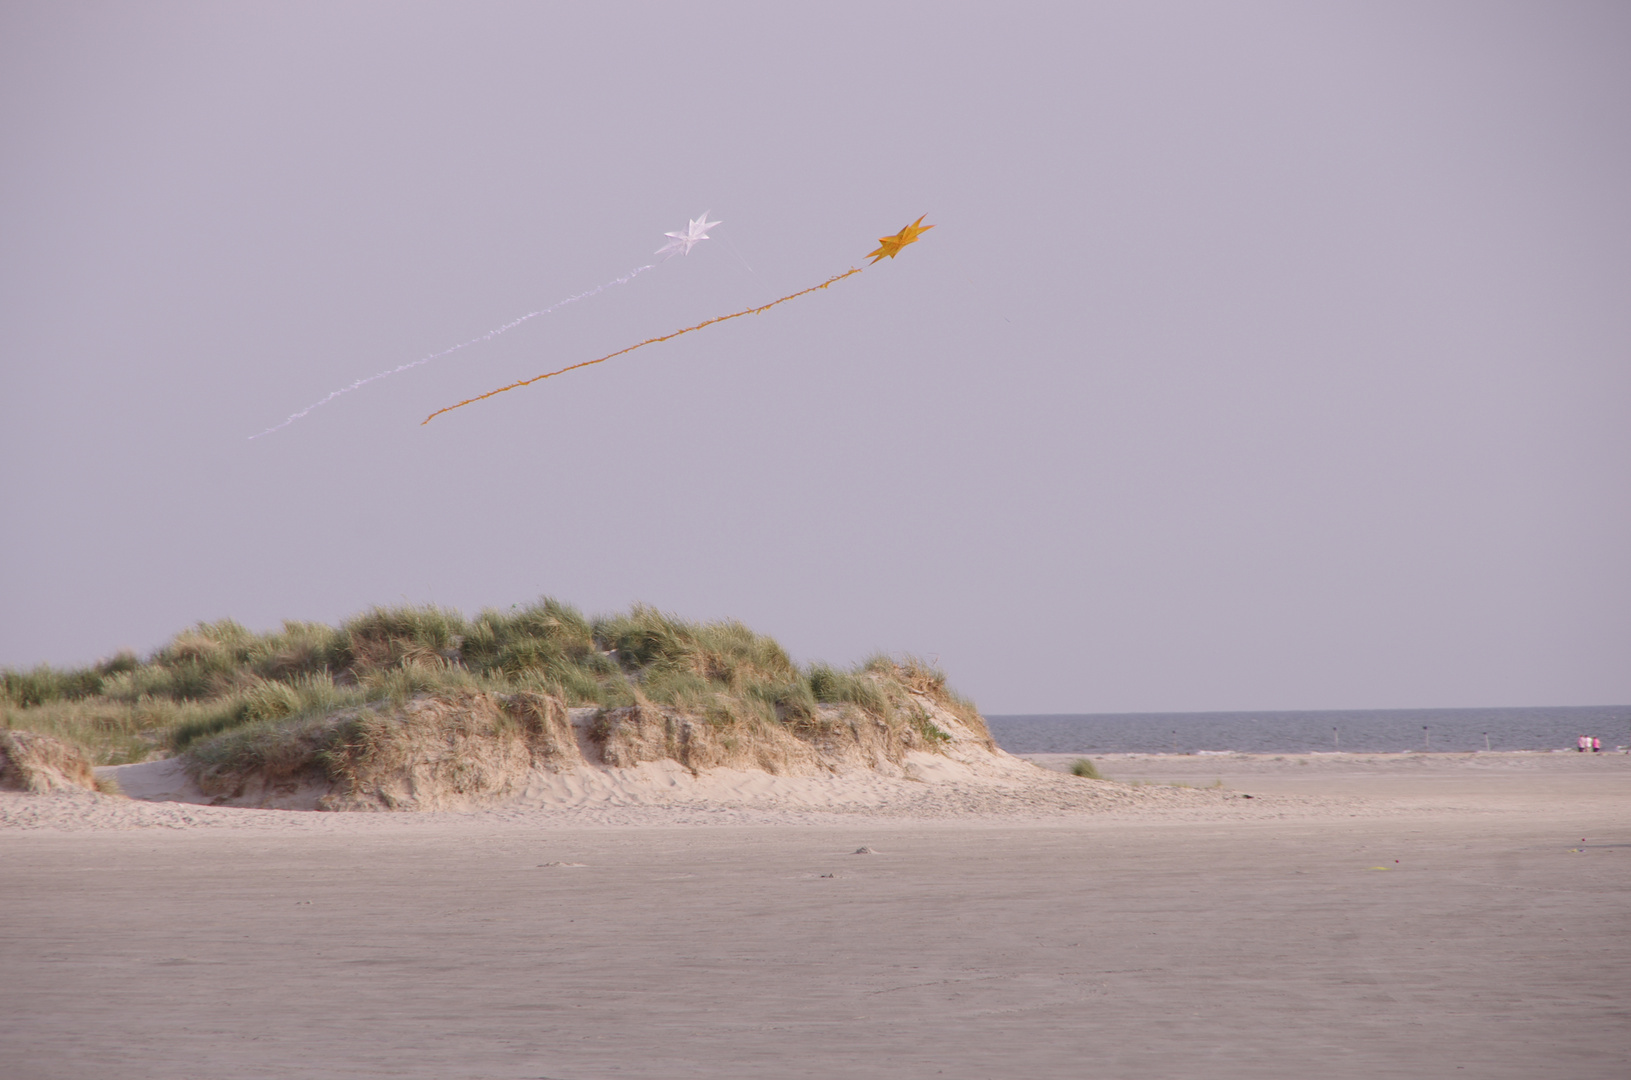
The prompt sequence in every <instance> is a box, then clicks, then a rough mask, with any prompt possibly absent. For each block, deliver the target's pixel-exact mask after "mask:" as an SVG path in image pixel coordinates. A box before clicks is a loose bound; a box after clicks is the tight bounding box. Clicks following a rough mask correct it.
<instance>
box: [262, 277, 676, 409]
mask: <svg viewBox="0 0 1631 1080" xmlns="http://www.w3.org/2000/svg"><path fill="white" fill-rule="evenodd" d="M656 265H657V264H656V263H652V264H651V265H649V266H637V267H635V268H634V269H633V270H630V271H629V272H628V273H626V274H624V275H623V276H622V277H620V278H613V279H612V280H611V281H608V282H606V284H604V285H597V286H595V287H594V288H593V289H590V290H589V291H588V292H581V293H578V294H577V295H576V296H568V297H567V298H566V299H565V300H561V301H558V302H556V303H553V304H551V305H549V306H548V307H546V308H542V309H540V310H538V311H529V312H527V313H526V314H525V315H523V316H521V317H520V318H519V319H512V320H510V321H509V322H507V323H505V324H504V325H503V326H500V327H499V328H498V329H496V330H489V331H487V332H486V333H485V334H483V335H481V336H480V337H473V338H471V339H470V340H469V341H461V342H459V343H458V344H457V345H455V346H453V347H452V348H451V349H443V350H442V351H441V352H439V353H431V354H430V355H429V356H427V357H425V358H424V359H423V360H415V361H413V362H412V363H410V364H398V365H397V366H396V367H394V368H391V369H390V370H389V371H382V372H380V373H379V374H377V375H370V376H368V377H367V378H366V379H358V380H357V381H356V382H354V383H352V384H351V385H350V386H342V387H340V388H339V389H338V390H335V391H334V392H333V393H331V394H329V396H328V397H326V398H324V399H323V400H321V401H314V402H312V403H311V404H310V405H307V406H306V407H305V408H304V409H301V410H300V411H299V412H297V413H294V414H292V415H291V416H290V417H289V418H288V419H287V420H285V421H283V423H281V424H277V425H275V426H273V427H269V428H267V429H266V430H265V431H263V432H261V433H260V434H259V435H251V436H249V437H250V438H251V439H258V438H260V437H261V435H270V434H272V432H274V431H282V430H283V429H284V428H286V427H288V426H289V425H290V424H292V423H294V422H295V421H296V420H299V419H301V418H303V417H305V416H307V415H309V414H310V413H311V412H312V411H313V410H314V409H318V408H321V407H322V406H324V405H327V404H328V403H329V402H331V401H333V400H334V399H335V398H337V397H339V396H341V395H342V394H349V393H351V391H353V390H360V389H362V388H363V387H364V386H367V385H368V384H369V383H371V382H378V381H379V380H381V379H383V378H386V377H388V376H391V375H396V374H398V373H400V372H404V371H407V370H408V369H409V368H416V367H419V366H420V365H421V364H428V363H430V362H431V361H432V360H440V359H441V358H442V357H444V356H447V355H449V354H450V353H456V352H458V351H459V350H460V349H467V348H469V347H470V346H472V345H479V344H481V343H482V342H483V341H491V340H492V339H493V338H496V337H497V336H498V335H500V334H502V333H504V332H505V331H507V330H514V329H515V328H516V327H518V326H520V325H521V324H522V323H524V322H526V321H527V320H528V319H536V318H537V317H538V316H540V315H548V314H549V313H550V312H552V311H556V310H558V309H560V308H563V307H565V306H566V305H568V304H575V303H577V302H578V301H579V300H587V299H589V297H591V296H594V295H595V294H596V293H600V292H605V291H606V290H607V289H609V288H611V287H612V286H613V285H627V284H628V283H629V282H631V281H633V280H634V279H635V278H636V277H639V276H640V275H641V274H643V273H645V272H646V271H647V270H651V269H654V268H655V267H656Z"/></svg>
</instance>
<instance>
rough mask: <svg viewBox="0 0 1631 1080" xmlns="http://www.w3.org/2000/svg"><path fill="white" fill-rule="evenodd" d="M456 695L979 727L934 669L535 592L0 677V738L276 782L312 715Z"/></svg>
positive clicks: (725, 721) (314, 732)
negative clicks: (801, 653) (803, 650)
mask: <svg viewBox="0 0 1631 1080" xmlns="http://www.w3.org/2000/svg"><path fill="white" fill-rule="evenodd" d="M469 692H485V693H492V694H516V693H526V694H538V695H547V696H549V697H552V698H557V699H559V700H560V701H562V702H564V703H565V704H566V705H568V706H596V707H599V708H602V709H610V708H620V707H628V706H635V705H642V704H654V705H660V706H666V707H670V708H673V709H675V710H678V711H681V712H684V713H688V714H691V715H693V716H696V717H699V718H702V719H706V720H707V721H708V722H709V723H710V724H716V725H721V726H733V725H739V724H744V723H749V724H756V723H773V724H779V725H784V726H786V727H788V728H789V729H791V730H802V729H804V728H805V727H807V726H809V725H814V724H818V711H819V707H820V706H823V705H841V706H848V707H852V708H854V709H855V710H858V711H859V712H861V713H864V714H867V715H870V716H873V717H877V718H879V719H881V720H884V721H886V722H888V723H890V724H905V725H908V726H909V727H911V728H912V729H914V730H915V731H916V732H917V734H918V736H919V737H920V738H921V740H922V741H923V742H924V743H927V744H929V745H937V744H939V743H942V742H945V741H946V740H947V739H948V738H949V736H948V735H947V733H946V732H944V731H942V730H941V729H940V728H939V727H937V726H936V725H935V724H934V723H933V722H932V721H931V720H929V718H928V716H927V714H926V713H925V712H924V710H923V708H922V706H921V705H920V704H919V703H918V701H917V700H916V699H915V698H914V697H913V695H914V694H918V695H923V696H926V697H928V698H930V699H931V700H933V701H935V702H936V703H937V704H939V705H941V706H942V707H944V708H946V709H948V710H950V711H951V712H952V713H953V714H954V715H955V716H957V717H958V719H959V720H960V721H962V722H963V723H964V724H965V725H966V726H968V727H969V728H970V729H971V730H973V731H975V732H977V733H979V734H981V735H985V734H986V731H985V724H984V721H983V720H982V719H981V718H980V716H979V713H978V711H977V710H976V709H975V708H974V705H973V703H972V702H970V701H968V700H967V699H966V698H963V697H961V696H959V695H958V694H956V693H955V692H954V691H952V690H951V689H950V688H949V687H947V685H946V676H945V673H944V672H941V671H940V670H939V669H937V668H935V667H933V666H932V665H929V664H926V663H924V662H922V661H920V660H917V659H915V658H911V657H907V658H905V659H902V660H897V659H894V658H891V657H888V656H882V655H879V656H874V657H872V658H871V659H869V660H867V661H866V662H864V663H862V664H859V665H857V666H855V667H854V668H850V669H839V668H835V667H833V666H831V665H829V664H821V663H817V664H811V665H809V666H807V667H801V666H799V665H798V664H795V663H794V662H793V660H792V659H791V658H790V657H789V656H788V655H787V652H786V650H785V649H783V648H782V647H781V645H779V644H778V643H777V642H776V641H775V640H774V639H772V638H770V637H767V636H765V635H763V634H759V633H755V632H754V631H752V630H750V629H749V628H748V627H746V626H744V625H743V624H741V623H740V622H737V621H735V620H719V621H714V622H691V621H688V620H684V619H680V618H678V617H676V616H674V615H670V614H667V613H665V612H660V611H658V610H656V609H655V608H651V607H646V606H644V605H637V606H635V607H634V608H632V609H630V610H629V611H627V612H624V613H622V614H616V615H609V616H602V617H598V618H586V617H585V616H584V615H583V614H582V613H580V612H579V611H578V610H577V609H576V608H573V607H572V606H570V605H568V604H563V603H561V602H559V601H557V600H553V599H547V598H546V599H543V600H540V601H539V602H538V603H536V604H532V605H529V606H526V607H520V606H517V607H512V608H511V609H510V610H508V611H497V610H486V611H482V612H480V613H479V614H477V615H476V616H475V617H473V618H466V617H465V616H463V615H461V614H460V613H459V612H456V611H451V610H448V609H445V608H438V607H413V606H405V607H396V608H374V609H372V610H369V611H367V612H364V613H363V614H361V615H357V616H355V617H353V618H351V619H348V620H347V621H346V622H344V623H342V624H341V625H339V626H337V627H336V626H326V625H323V624H320V623H310V622H286V623H284V624H283V627H282V628H281V629H279V630H275V631H272V632H269V633H260V634H257V633H254V632H252V631H250V630H248V629H246V628H244V627H243V626H241V625H239V624H238V623H236V622H233V621H232V620H230V619H228V620H222V621H220V622H214V623H200V624H198V625H197V626H195V627H192V628H191V629H189V630H186V631H183V632H182V633H180V634H177V635H176V636H175V637H174V638H173V639H172V640H171V641H169V642H168V643H166V644H165V645H164V646H163V647H162V648H160V649H158V650H157V651H155V652H154V653H153V654H152V655H151V656H149V657H147V658H145V659H141V658H138V657H136V656H134V655H132V654H129V653H122V654H120V655H119V656H116V657H114V658H112V659H110V660H107V661H105V662H103V663H101V664H97V665H94V666H92V667H86V668H74V669H55V668H51V667H47V666H40V667H36V668H33V669H31V670H28V671H12V670H9V669H7V670H3V671H0V728H16V729H20V730H29V731H40V732H45V733H49V734H52V735H55V736H57V737H59V738H62V739H66V740H68V741H71V742H74V743H77V744H78V745H80V746H82V747H83V748H85V750H86V751H87V753H88V755H89V756H90V758H91V759H92V760H93V761H94V762H95V763H97V764H104V765H111V764H121V763H125V762H130V761H140V760H144V759H146V758H149V757H152V756H154V755H155V754H174V753H181V752H187V753H189V754H190V755H192V757H193V759H194V761H195V763H202V765H203V767H204V768H205V769H206V771H208V770H209V769H210V768H214V767H215V765H214V764H212V763H218V762H225V761H227V760H229V759H230V760H233V761H236V762H238V763H239V765H241V764H242V761H243V760H244V758H245V755H248V756H249V757H255V756H257V755H260V756H265V757H266V761H265V763H264V764H265V766H266V768H267V769H268V770H269V771H270V772H272V773H276V772H277V771H278V770H279V769H280V768H281V767H282V766H281V765H280V764H279V762H283V761H287V762H294V761H296V760H299V761H302V762H306V763H308V764H309V763H311V762H313V761H317V762H323V761H327V760H329V759H328V757H326V756H325V755H328V754H330V753H331V751H332V747H330V746H329V743H328V742H327V741H326V740H330V739H333V738H339V737H340V736H339V735H338V734H336V731H337V729H336V727H335V725H334V724H332V723H324V724H316V723H312V722H314V721H316V720H318V719H320V718H324V717H333V716H335V715H336V714H339V713H342V712H345V711H346V710H363V711H361V712H356V713H355V715H356V716H359V717H361V716H364V715H366V710H368V709H370V708H372V707H376V706H381V705H385V704H389V705H397V706H399V705H401V704H402V703H404V702H407V701H409V700H412V699H414V698H417V697H420V696H423V695H427V694H429V695H440V696H457V695H460V694H466V693H469ZM314 740H315V741H314ZM237 767H239V766H238V765H235V766H234V768H237ZM291 767H293V766H291ZM299 767H300V768H305V767H307V766H306V765H302V766H299Z"/></svg>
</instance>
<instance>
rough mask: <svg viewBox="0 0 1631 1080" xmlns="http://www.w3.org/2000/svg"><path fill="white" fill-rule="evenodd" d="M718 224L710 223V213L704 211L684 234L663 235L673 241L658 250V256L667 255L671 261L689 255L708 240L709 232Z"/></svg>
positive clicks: (715, 222) (692, 220)
mask: <svg viewBox="0 0 1631 1080" xmlns="http://www.w3.org/2000/svg"><path fill="white" fill-rule="evenodd" d="M718 224H719V222H717V221H709V220H708V211H706V210H704V211H703V212H702V216H701V217H699V218H692V219H691V224H690V225H689V226H688V227H687V228H686V230H685V231H684V232H671V233H663V235H664V236H670V237H673V239H672V240H670V241H669V242H668V243H666V244H664V245H663V246H662V247H660V248H658V249H657V254H659V255H667V256H668V257H669V258H671V259H672V258H673V257H674V256H676V255H689V254H691V249H692V248H694V247H696V246H697V245H698V244H700V243H701V242H702V241H704V240H706V239H708V230H709V229H711V228H713V227H714V226H715V225H718Z"/></svg>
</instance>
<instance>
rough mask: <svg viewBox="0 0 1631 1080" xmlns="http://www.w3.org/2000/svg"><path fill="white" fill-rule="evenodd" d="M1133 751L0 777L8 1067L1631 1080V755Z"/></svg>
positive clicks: (1, 1024) (576, 1077)
mask: <svg viewBox="0 0 1631 1080" xmlns="http://www.w3.org/2000/svg"><path fill="white" fill-rule="evenodd" d="M1036 760H1037V762H1038V763H1039V764H1042V765H1044V766H1049V767H1053V768H1067V767H1068V765H1069V762H1070V761H1072V760H1074V758H1073V757H1071V756H1060V757H1049V756H1038V757H1037V758H1036ZM1096 761H1097V762H1098V765H1099V767H1100V768H1101V769H1102V770H1103V772H1104V773H1105V774H1106V775H1107V776H1109V777H1111V778H1112V779H1115V780H1118V781H1126V782H1129V783H1134V782H1136V783H1139V784H1141V785H1143V786H1140V787H1121V786H1112V785H1092V784H1090V783H1089V782H1086V781H1077V780H1076V779H1075V778H1073V777H1068V776H1065V775H1062V774H1057V773H1055V774H1048V775H1043V776H1040V778H1039V780H1038V782H1037V783H1036V784H1035V785H1031V786H1027V785H1025V784H1011V785H1008V786H1006V787H999V788H987V789H982V790H981V791H978V792H974V793H972V794H971V793H968V792H966V791H965V792H963V793H961V794H959V791H960V790H961V789H959V788H958V785H957V784H956V783H955V782H951V781H948V782H945V783H921V782H920V783H917V784H915V785H908V784H907V782H905V781H901V782H899V783H898V784H897V786H896V788H888V789H887V790H886V788H887V785H884V786H880V787H879V788H878V789H877V790H876V791H873V792H872V793H871V794H870V795H868V796H867V797H866V798H860V799H849V800H847V801H846V800H844V799H837V800H830V801H829V802H828V803H827V804H826V805H822V804H821V801H820V800H819V799H816V798H814V797H813V796H811V794H810V793H809V792H808V791H804V790H801V789H795V788H793V787H783V788H779V789H778V788H776V787H775V785H768V786H767V785H765V784H763V783H759V784H758V786H757V787H755V786H754V785H753V784H750V783H747V782H746V781H745V780H744V781H743V782H742V783H741V784H739V785H738V786H737V788H736V789H735V791H736V794H735V795H734V796H732V797H729V798H723V799H721V798H715V799H713V800H712V801H711V802H706V801H699V800H695V799H690V800H687V799H686V798H677V799H672V800H669V801H667V802H660V801H659V802H650V803H648V804H643V805H641V804H631V803H628V802H627V800H624V801H623V802H619V801H618V800H616V799H609V798H600V799H597V798H596V797H594V795H593V793H580V795H581V797H575V801H574V800H573V799H564V798H559V797H557V798H554V799H553V800H550V799H536V800H534V801H533V802H532V803H530V804H527V805H519V806H513V807H508V808H505V809H502V810H489V811H480V812H473V813H463V814H461V813H424V814H320V813H307V812H293V811H270V810H247V809H233V808H229V807H211V806H194V805H185V804H177V803H152V804H150V803H139V802H134V801H129V800H118V799H112V798H108V797H106V796H95V795H90V794H74V795H51V796H26V795H12V794H7V795H0V905H3V909H4V911H5V920H4V924H3V925H4V931H3V934H0V971H3V972H4V978H3V979H0V1054H3V1057H0V1060H3V1066H0V1074H3V1075H4V1076H6V1077H8V1078H16V1080H43V1078H52V1080H55V1078H70V1077H72V1078H82V1077H118V1078H119V1080H147V1078H154V1080H157V1078H165V1080H181V1078H193V1077H197V1078H211V1080H216V1078H223V1077H279V1078H284V1077H291V1076H311V1077H330V1076H333V1077H342V1076H343V1077H393V1078H421V1077H423V1078H478V1077H479V1078H516V1080H519V1078H524V1077H549V1078H555V1080H596V1078H602V1077H638V1078H651V1080H657V1078H671V1077H742V1078H748V1077H810V1078H815V1077H823V1078H825V1077H883V1076H891V1077H935V1076H944V1077H950V1078H957V1077H966V1078H975V1077H981V1078H984V1077H993V1078H995V1077H1004V1078H1006V1077H1099V1076H1102V1077H1134V1076H1171V1077H1242V1078H1245V1077H1252V1078H1264V1077H1287V1078H1291V1077H1299V1078H1300V1077H1367V1078H1373V1077H1445V1076H1467V1077H1512V1078H1520V1077H1522V1078H1537V1077H1558V1078H1565V1077H1566V1078H1571V1080H1582V1078H1605V1080H1607V1078H1615V1080H1618V1078H1623V1077H1625V1076H1627V1075H1631V1004H1628V1003H1631V945H1628V944H1627V934H1626V929H1627V920H1626V912H1627V901H1628V898H1631V893H1628V889H1627V886H1628V885H1631V757H1627V756H1624V755H1598V756H1595V757H1592V756H1578V755H1573V754H1475V755H1427V754H1408V755H1323V754H1322V755H1305V756H1301V757H1299V756H1294V755H1286V756H1283V757H1274V756H1250V757H1248V756H1241V755H1225V756H1201V755H1196V756H1187V755H1186V756H1170V757H1169V756H1160V755H1156V756H1136V755H1125V756H1106V757H1100V758H1097V759H1096ZM1171 784H1185V785H1189V787H1187V788H1179V787H1170V786H1162V785H1171ZM1215 784H1221V786H1220V787H1214V786H1213V785H1215ZM1089 789H1091V790H1093V791H1095V792H1098V793H1099V794H1095V795H1094V797H1092V798H1086V797H1085V796H1084V797H1081V798H1078V797H1077V795H1076V794H1073V793H1075V792H1082V791H1087V790H1089ZM716 794H717V793H716ZM1248 794H1249V795H1252V796H1253V798H1251V799H1246V798H1244V796H1245V795H1248ZM861 848H866V849H869V853H865V854H857V850H858V849H861Z"/></svg>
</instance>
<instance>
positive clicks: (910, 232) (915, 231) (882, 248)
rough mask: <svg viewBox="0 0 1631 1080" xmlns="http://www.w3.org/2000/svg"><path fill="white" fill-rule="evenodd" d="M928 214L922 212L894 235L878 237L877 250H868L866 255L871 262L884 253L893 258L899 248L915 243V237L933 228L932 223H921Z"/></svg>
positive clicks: (898, 251) (881, 256) (898, 252)
mask: <svg viewBox="0 0 1631 1080" xmlns="http://www.w3.org/2000/svg"><path fill="white" fill-rule="evenodd" d="M928 216H929V215H928V214H924V215H923V217H920V218H918V219H917V220H916V221H914V222H912V223H911V224H910V225H908V226H906V228H904V229H902V230H901V231H900V232H898V233H896V234H895V235H894V236H880V237H878V250H877V251H871V252H868V253H867V257H868V258H870V259H871V260H872V261H873V262H877V261H878V260H879V259H881V258H883V257H884V256H885V255H887V256H889V257H890V258H891V259H893V258H894V257H895V256H896V255H898V254H900V249H901V248H903V247H905V246H906V245H907V244H915V243H917V238H918V237H919V236H921V235H922V234H923V233H926V232H928V231H929V230H930V229H932V228H934V226H933V225H925V224H923V218H925V217H928Z"/></svg>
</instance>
